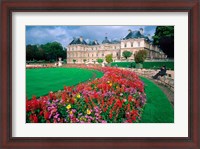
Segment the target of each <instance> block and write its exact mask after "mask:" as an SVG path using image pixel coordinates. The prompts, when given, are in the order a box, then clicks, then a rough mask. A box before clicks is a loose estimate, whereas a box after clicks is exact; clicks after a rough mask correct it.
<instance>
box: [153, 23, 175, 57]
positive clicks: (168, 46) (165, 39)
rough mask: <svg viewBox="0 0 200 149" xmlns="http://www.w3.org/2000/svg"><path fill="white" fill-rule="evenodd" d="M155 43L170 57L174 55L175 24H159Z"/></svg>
mask: <svg viewBox="0 0 200 149" xmlns="http://www.w3.org/2000/svg"><path fill="white" fill-rule="evenodd" d="M153 44H154V45H158V46H159V47H160V48H161V49H162V50H163V52H164V53H165V54H167V56H168V57H169V58H173V57H174V26H157V27H156V32H155V35H154V36H153Z"/></svg>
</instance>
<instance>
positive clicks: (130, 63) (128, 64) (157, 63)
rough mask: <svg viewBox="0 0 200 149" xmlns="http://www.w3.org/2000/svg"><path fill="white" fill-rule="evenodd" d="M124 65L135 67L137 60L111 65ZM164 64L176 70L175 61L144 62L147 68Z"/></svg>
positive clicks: (158, 67) (155, 67)
mask: <svg viewBox="0 0 200 149" xmlns="http://www.w3.org/2000/svg"><path fill="white" fill-rule="evenodd" d="M116 65H117V67H124V68H135V66H136V63H135V62H112V63H111V66H116ZM163 65H165V66H166V68H167V69H170V70H174V62H173V61H164V62H163V61H160V62H157V61H156V62H144V63H143V68H146V69H160V67H162V66H163Z"/></svg>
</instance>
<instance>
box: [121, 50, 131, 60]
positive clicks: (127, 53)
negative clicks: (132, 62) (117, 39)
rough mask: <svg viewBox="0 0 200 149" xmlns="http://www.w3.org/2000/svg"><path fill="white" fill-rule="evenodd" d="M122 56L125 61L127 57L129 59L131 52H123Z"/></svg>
mask: <svg viewBox="0 0 200 149" xmlns="http://www.w3.org/2000/svg"><path fill="white" fill-rule="evenodd" d="M122 55H123V57H124V58H125V59H128V58H129V57H131V55H132V52H130V51H124V52H123V53H122Z"/></svg>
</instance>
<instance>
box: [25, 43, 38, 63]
mask: <svg viewBox="0 0 200 149" xmlns="http://www.w3.org/2000/svg"><path fill="white" fill-rule="evenodd" d="M37 51H38V47H37V46H36V45H26V60H27V61H30V60H34V59H37V56H36V53H37Z"/></svg>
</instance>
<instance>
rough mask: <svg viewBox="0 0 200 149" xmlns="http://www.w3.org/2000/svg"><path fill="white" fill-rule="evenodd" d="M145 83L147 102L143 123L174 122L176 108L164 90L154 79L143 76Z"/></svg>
mask: <svg viewBox="0 0 200 149" xmlns="http://www.w3.org/2000/svg"><path fill="white" fill-rule="evenodd" d="M141 79H142V81H143V82H144V84H145V93H146V96H147V104H146V105H145V107H144V111H143V114H142V119H141V123H173V122H174V109H173V108H172V106H171V104H170V102H169V100H168V99H167V97H166V95H165V94H164V93H163V92H162V90H161V89H160V88H159V87H158V86H157V85H156V84H154V83H153V82H152V81H150V80H148V79H146V78H144V77H141Z"/></svg>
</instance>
